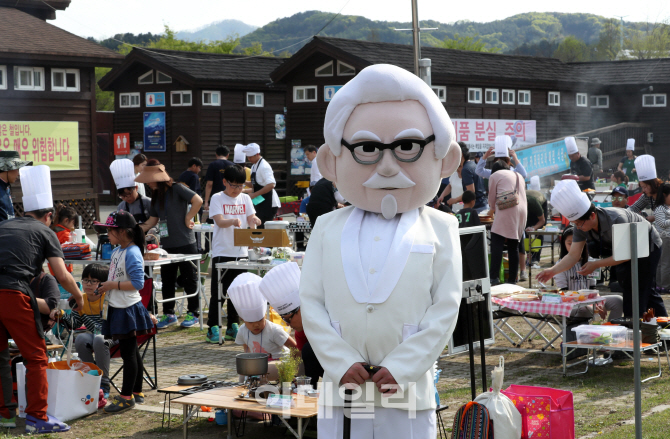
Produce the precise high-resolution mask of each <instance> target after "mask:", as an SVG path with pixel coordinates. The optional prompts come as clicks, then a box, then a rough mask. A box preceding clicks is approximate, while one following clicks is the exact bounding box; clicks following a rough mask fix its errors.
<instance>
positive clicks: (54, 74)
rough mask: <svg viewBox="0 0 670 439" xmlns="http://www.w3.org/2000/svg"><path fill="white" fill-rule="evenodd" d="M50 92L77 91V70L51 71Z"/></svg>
mask: <svg viewBox="0 0 670 439" xmlns="http://www.w3.org/2000/svg"><path fill="white" fill-rule="evenodd" d="M51 90H53V91H79V70H78V69H51Z"/></svg>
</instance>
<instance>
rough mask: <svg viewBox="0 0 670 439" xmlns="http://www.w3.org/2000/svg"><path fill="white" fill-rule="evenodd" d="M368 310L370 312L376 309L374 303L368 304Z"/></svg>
mask: <svg viewBox="0 0 670 439" xmlns="http://www.w3.org/2000/svg"><path fill="white" fill-rule="evenodd" d="M367 310H368V312H372V311H374V310H375V307H374V306H372V305H368V306H367Z"/></svg>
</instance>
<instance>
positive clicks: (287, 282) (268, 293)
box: [258, 262, 323, 389]
mask: <svg viewBox="0 0 670 439" xmlns="http://www.w3.org/2000/svg"><path fill="white" fill-rule="evenodd" d="M299 287H300V268H299V267H298V264H296V263H295V262H287V263H285V264H281V265H277V266H276V267H274V268H273V269H272V270H270V271H268V273H267V274H266V275H265V277H263V280H261V283H260V285H259V287H258V288H259V290H260V292H261V294H263V296H265V298H266V299H267V300H268V302H270V306H272V307H273V308H274V309H275V311H277V313H279V315H280V316H281V318H282V320H284V321H285V322H286V323H287V324H288V325H290V326H291V328H293V329H294V330H295V341H296V344H297V347H298V350H299V351H300V353H301V355H302V362H303V365H304V367H305V375H307V376H308V377H310V378H311V384H312V387H314V388H315V389H316V384H317V383H318V382H319V377H322V376H323V367H321V364H320V363H319V360H318V359H317V358H316V355H315V354H314V351H313V350H312V346H311V345H310V344H309V341H308V340H307V337H306V336H305V331H304V330H303V327H302V314H301V313H300V295H299V293H298V289H299Z"/></svg>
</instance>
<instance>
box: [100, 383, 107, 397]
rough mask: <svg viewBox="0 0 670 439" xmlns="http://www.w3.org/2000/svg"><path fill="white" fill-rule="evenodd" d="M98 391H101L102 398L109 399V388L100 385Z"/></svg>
mask: <svg viewBox="0 0 670 439" xmlns="http://www.w3.org/2000/svg"><path fill="white" fill-rule="evenodd" d="M100 390H102V395H101V396H102V397H103V398H105V399H109V386H105V385H102V386H100Z"/></svg>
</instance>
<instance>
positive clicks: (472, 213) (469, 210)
mask: <svg viewBox="0 0 670 439" xmlns="http://www.w3.org/2000/svg"><path fill="white" fill-rule="evenodd" d="M462 198H463V208H462V209H461V210H459V211H458V212H457V213H456V218H457V219H458V228H459V229H462V228H463V227H474V226H480V225H481V224H482V223H481V221H479V214H478V213H477V211H476V210H475V209H474V207H475V201H476V197H475V193H474V192H472V191H465V192H463V197H462Z"/></svg>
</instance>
